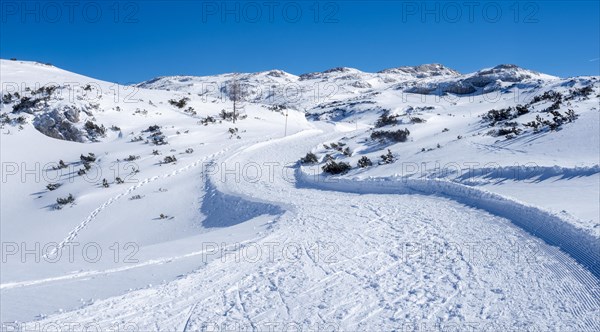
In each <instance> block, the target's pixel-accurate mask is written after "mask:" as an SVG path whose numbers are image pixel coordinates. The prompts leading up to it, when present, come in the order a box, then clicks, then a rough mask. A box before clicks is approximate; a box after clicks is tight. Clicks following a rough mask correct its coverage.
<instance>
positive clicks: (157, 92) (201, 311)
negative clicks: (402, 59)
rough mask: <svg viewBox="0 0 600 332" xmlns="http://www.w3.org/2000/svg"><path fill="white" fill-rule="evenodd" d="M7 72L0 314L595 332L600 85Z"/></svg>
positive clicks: (186, 326) (405, 76)
mask: <svg viewBox="0 0 600 332" xmlns="http://www.w3.org/2000/svg"><path fill="white" fill-rule="evenodd" d="M0 73H1V77H0V81H1V82H0V83H2V91H1V94H2V96H3V102H2V105H1V109H0V113H1V116H2V129H1V131H2V132H1V135H0V138H1V150H0V159H1V162H2V165H3V168H2V177H3V179H2V187H1V192H0V193H1V202H0V217H1V223H0V227H1V232H0V238H1V241H2V244H3V246H2V251H3V252H2V255H3V261H2V269H1V273H0V292H1V295H2V296H1V307H2V309H1V312H0V315H1V319H2V321H3V322H14V321H17V322H16V323H5V325H6V324H12V325H11V326H20V327H23V326H27V327H30V328H31V327H32V326H33V327H34V328H35V326H38V327H43V326H52V325H47V324H53V323H58V324H64V323H66V322H74V323H77V324H80V325H81V326H84V325H85V324H91V323H93V324H97V325H98V326H102V327H105V328H109V327H112V328H114V327H115V326H118V327H119V329H121V330H125V329H126V328H135V329H137V330H140V331H142V330H143V331H146V330H169V331H171V330H187V331H191V330H201V329H202V328H207V327H208V326H210V327H211V328H213V329H215V327H216V328H218V329H220V330H224V329H225V328H226V327H231V326H233V325H235V326H237V327H239V329H243V330H281V329H282V327H283V326H288V327H290V326H296V327H301V328H302V329H309V328H313V329H314V328H315V327H316V328H318V329H321V330H327V329H333V330H398V329H405V328H407V327H408V326H411V327H413V326H420V327H425V329H428V330H429V329H445V328H451V327H452V326H454V327H458V329H460V330H467V329H470V328H472V327H471V326H478V328H481V329H483V328H484V327H486V326H489V324H497V325H494V326H500V327H499V328H500V329H509V330H510V329H522V328H530V329H535V328H537V329H559V330H569V329H574V330H590V331H593V330H598V327H599V326H600V321H598V318H597V317H598V312H599V310H600V296H599V293H598V289H600V287H599V286H600V282H599V279H598V278H599V277H600V266H599V265H598V263H597V262H598V260H599V257H598V243H600V220H599V219H600V218H599V214H600V208H599V204H598V201H599V199H600V160H599V158H600V156H599V152H600V151H599V149H600V137H599V132H600V128H599V126H600V113H599V105H598V103H599V93H600V86H599V80H598V77H575V78H566V79H562V78H557V77H553V76H549V75H545V74H540V73H536V72H533V71H529V70H526V69H522V68H519V67H516V66H512V65H500V66H497V67H494V68H492V69H484V70H481V71H478V72H475V73H471V74H466V75H461V74H459V73H457V72H456V71H454V70H452V69H449V68H446V67H444V66H442V65H438V64H433V65H422V66H416V67H398V68H392V69H387V70H383V71H381V72H378V73H366V72H362V71H360V70H357V69H352V68H334V69H331V70H327V71H325V72H320V73H311V74H304V75H300V76H295V75H291V74H287V73H285V72H283V71H279V70H272V71H267V72H260V73H251V74H223V75H217V76H210V77H193V76H177V77H161V78H157V79H154V80H151V81H148V82H143V83H140V84H137V85H135V86H119V85H115V84H112V83H109V82H103V81H99V80H95V79H92V78H88V77H84V76H80V75H77V74H74V73H70V72H67V71H64V70H61V69H58V68H55V67H52V66H48V65H43V64H39V63H35V62H25V61H6V60H1V61H0ZM234 81H235V82H238V83H239V84H240V85H241V87H242V91H244V93H243V94H242V96H241V98H240V99H241V100H239V102H238V103H237V106H238V107H239V108H238V111H239V114H240V115H241V116H240V117H239V118H238V120H237V121H236V122H235V123H233V121H232V119H231V114H229V112H231V110H232V101H231V97H232V95H231V91H232V90H231V86H232V83H233V82H234ZM463 87H466V90H462V88H463ZM90 123H91V124H90ZM308 152H312V153H314V157H315V159H316V161H314V162H311V161H310V160H309V159H310V158H307V159H305V160H304V161H303V162H300V161H299V159H300V158H301V157H309V156H306V154H307V153H308ZM90 153H92V154H93V155H90ZM367 160H368V161H369V162H370V164H369V163H368V162H367ZM59 161H62V163H59ZM359 162H360V165H361V166H364V167H359ZM346 163H347V165H348V167H349V169H344V168H343V166H344V165H345V164H346ZM324 167H325V168H324ZM340 167H341V168H340ZM338 169H339V170H341V173H340V174H336V175H332V174H330V173H327V172H326V171H325V170H329V171H332V172H335V170H338ZM69 195H71V196H72V197H73V198H74V201H72V202H70V201H68V200H66V201H62V200H65V199H67V198H68V197H69ZM57 199H59V200H60V201H61V203H64V204H59V202H58V201H57ZM490 248H492V249H493V251H494V253H495V254H494V255H492V254H490V250H492V249H490ZM27 250H29V251H27ZM257 250H260V252H259V254H258V256H256V254H257V252H256V251H257ZM98 252H100V253H101V254H98ZM42 299H44V300H42ZM48 299H50V300H48ZM344 299H347V300H344ZM32 320H36V321H35V322H32ZM23 321H30V322H29V323H26V324H29V325H22V324H25V323H21V322H23ZM35 324H38V325H35ZM232 324H233V325H232ZM236 324H237V325H236ZM286 324H287V325H286ZM290 324H292V325H290ZM473 324H475V325H473ZM498 324H499V325H498ZM7 326H8V325H7Z"/></svg>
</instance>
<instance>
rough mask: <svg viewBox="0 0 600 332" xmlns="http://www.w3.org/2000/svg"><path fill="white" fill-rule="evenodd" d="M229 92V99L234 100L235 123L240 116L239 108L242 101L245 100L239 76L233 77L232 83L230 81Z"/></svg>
mask: <svg viewBox="0 0 600 332" xmlns="http://www.w3.org/2000/svg"><path fill="white" fill-rule="evenodd" d="M227 90H228V92H229V100H231V101H232V102H233V123H235V120H236V119H237V117H238V109H240V108H241V103H242V100H243V89H242V85H241V84H240V81H239V80H238V79H237V76H236V77H234V78H233V80H232V81H231V83H229V87H228V89H227Z"/></svg>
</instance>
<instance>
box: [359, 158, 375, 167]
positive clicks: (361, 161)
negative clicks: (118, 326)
mask: <svg viewBox="0 0 600 332" xmlns="http://www.w3.org/2000/svg"><path fill="white" fill-rule="evenodd" d="M369 166H373V162H372V161H371V159H369V158H368V157H367V156H362V157H361V158H360V159H359V160H358V167H360V168H365V167H369Z"/></svg>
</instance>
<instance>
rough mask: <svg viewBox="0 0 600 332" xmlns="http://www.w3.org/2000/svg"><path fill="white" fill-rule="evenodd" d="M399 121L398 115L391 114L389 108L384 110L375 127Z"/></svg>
mask: <svg viewBox="0 0 600 332" xmlns="http://www.w3.org/2000/svg"><path fill="white" fill-rule="evenodd" d="M397 123H398V116H397V115H390V111H389V110H384V111H383V114H381V116H380V117H379V119H377V122H375V128H381V127H385V126H389V125H395V124H397Z"/></svg>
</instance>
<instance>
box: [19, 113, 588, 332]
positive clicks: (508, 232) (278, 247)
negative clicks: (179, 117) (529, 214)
mask: <svg viewBox="0 0 600 332" xmlns="http://www.w3.org/2000/svg"><path fill="white" fill-rule="evenodd" d="M315 126H316V127H315V129H312V130H304V131H302V132H300V133H297V134H294V135H291V136H289V137H286V138H281V139H271V140H268V141H264V142H260V143H252V144H246V145H244V146H241V147H240V146H238V147H235V148H232V149H230V150H228V151H223V152H222V153H221V154H218V155H215V156H214V163H215V165H221V167H220V171H211V172H204V173H203V175H202V177H200V178H198V179H197V181H198V182H203V181H204V185H205V187H206V190H207V192H206V195H205V197H204V200H205V202H206V201H208V202H209V203H210V204H208V205H206V206H208V207H210V209H212V211H213V212H214V215H216V216H217V217H215V218H212V219H211V218H209V219H207V220H205V221H204V222H205V223H208V225H207V226H209V227H221V228H222V229H223V230H227V229H234V227H238V226H239V225H243V224H244V220H243V219H244V218H240V217H239V213H238V212H241V211H245V213H246V214H245V216H246V217H247V218H248V219H251V220H256V218H257V217H258V216H261V215H264V216H263V217H262V218H263V219H262V221H261V222H260V223H258V224H256V225H257V226H256V227H259V226H258V225H259V224H260V225H262V224H263V223H266V224H268V225H269V227H268V228H267V232H266V233H265V234H264V235H263V236H261V237H257V238H255V239H251V240H250V241H246V242H243V243H244V244H243V245H242V246H234V247H233V248H231V247H227V249H226V252H220V254H222V256H221V257H220V258H215V259H213V260H211V261H210V262H208V263H207V264H205V265H202V264H201V262H200V261H198V266H201V265H202V267H201V268H199V269H197V270H196V271H194V272H192V273H189V274H187V275H185V276H182V277H181V278H180V279H177V280H174V281H170V282H165V283H163V284H160V285H156V286H153V287H149V288H147V289H140V290H135V291H132V292H129V293H127V294H124V295H122V296H117V297H111V298H108V299H105V300H100V301H97V302H95V303H94V304H92V305H90V306H87V307H83V308H81V309H79V310H77V311H73V312H67V313H63V314H58V315H53V316H50V317H48V318H46V319H44V320H41V321H38V322H32V323H30V324H40V325H42V326H43V324H48V323H58V324H61V323H64V322H77V323H78V324H81V326H84V325H85V324H93V325H94V326H101V327H103V328H109V327H111V326H113V327H114V326H115V324H117V325H119V326H121V327H123V326H130V327H131V326H134V327H135V328H137V329H138V330H140V331H146V330H161V331H174V330H177V331H196V330H203V329H206V330H211V329H212V330H226V329H227V328H229V329H235V330H250V331H251V330H264V331H273V330H283V329H286V328H287V329H292V330H299V329H301V330H309V329H312V330H352V331H355V330H372V331H374V330H402V329H410V328H416V329H417V330H419V331H424V330H433V329H451V328H454V329H458V330H469V329H473V328H475V329H486V330H511V329H518V330H535V329H537V330H560V331H564V330H577V331H597V330H598V329H600V319H599V318H598V317H600V315H599V313H600V294H599V290H600V283H599V281H598V279H597V277H595V276H594V274H593V273H592V272H593V271H594V270H593V269H590V266H587V267H586V266H584V265H582V264H580V263H581V260H580V259H579V260H578V259H577V257H574V256H570V255H568V254H567V253H569V250H568V249H567V250H565V249H564V248H563V250H561V249H559V248H558V247H556V246H551V245H549V244H548V243H547V242H545V241H544V240H547V238H544V237H543V236H539V234H536V233H535V232H531V231H530V230H529V231H526V230H524V229H523V228H521V227H522V226H523V225H521V224H519V222H518V221H517V222H515V221H516V220H512V219H508V218H511V217H512V216H514V215H511V214H503V215H502V214H500V215H496V214H492V213H490V212H488V211H486V210H484V209H485V208H486V205H480V206H479V205H478V203H477V202H465V201H464V200H462V201H461V200H460V199H458V200H456V198H457V197H452V195H447V194H448V192H449V191H448V190H446V191H444V190H441V191H438V194H437V195H424V194H416V193H414V190H413V191H412V192H407V191H406V190H404V189H403V188H402V185H400V186H399V187H398V192H397V193H396V192H394V191H393V186H391V185H390V186H389V187H388V188H386V189H385V190H380V191H378V190H375V189H374V188H376V187H374V186H370V187H366V186H364V185H363V184H361V183H354V184H352V185H350V184H348V182H349V181H350V180H344V182H339V183H331V182H330V183H327V184H326V185H323V182H322V181H319V179H318V178H314V177H313V178H312V181H311V179H307V176H306V175H302V176H299V175H301V174H300V173H299V170H298V168H297V164H296V163H295V162H296V161H297V160H298V157H299V156H302V155H304V154H305V153H306V151H310V150H311V149H312V148H313V147H314V146H316V145H318V144H320V143H322V142H324V141H328V140H333V139H337V138H339V137H341V136H342V135H344V133H343V132H340V131H338V130H337V129H336V128H335V127H334V126H333V125H331V124H325V123H319V124H315ZM286 161H287V163H286ZM235 165H240V167H244V166H245V165H255V166H257V169H260V176H254V175H256V174H258V173H256V174H254V175H253V176H247V177H242V178H236V177H235V174H227V172H223V169H235V167H236V166H235ZM271 174H273V175H274V176H271ZM315 181H317V182H315ZM350 187H351V188H352V190H349V188H350ZM364 188H366V189H364ZM391 188H392V190H391ZM363 189H364V190H363ZM412 189H414V188H412ZM353 191H354V192H353ZM422 191H423V192H426V191H425V190H422ZM361 192H362V193H361ZM426 193H427V192H426ZM427 194H429V193H427ZM470 197H471V196H470ZM499 198H500V196H499V195H496V196H494V195H491V196H490V195H488V196H487V199H489V200H494V199H499ZM465 203H468V205H467V204H465ZM487 206H488V207H489V206H492V205H491V203H490V204H488V205H487ZM478 207H479V208H478ZM487 210H490V209H489V208H488V209H487ZM492 212H494V211H492ZM540 213H541V212H540ZM236 216H237V217H236ZM524 222H526V220H525V221H524ZM557 222H558V221H557ZM520 226H521V227H520ZM198 240H200V243H195V244H194V246H193V247H192V246H191V247H190V252H192V251H195V250H197V249H198V248H200V247H202V243H201V241H202V240H201V239H198ZM224 244H225V245H227V244H231V243H226V242H224ZM563 244H564V243H558V244H557V245H563ZM583 245H584V246H583V248H585V245H590V244H589V243H583ZM578 261H579V262H578ZM32 326H35V325H32Z"/></svg>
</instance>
